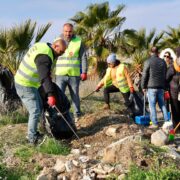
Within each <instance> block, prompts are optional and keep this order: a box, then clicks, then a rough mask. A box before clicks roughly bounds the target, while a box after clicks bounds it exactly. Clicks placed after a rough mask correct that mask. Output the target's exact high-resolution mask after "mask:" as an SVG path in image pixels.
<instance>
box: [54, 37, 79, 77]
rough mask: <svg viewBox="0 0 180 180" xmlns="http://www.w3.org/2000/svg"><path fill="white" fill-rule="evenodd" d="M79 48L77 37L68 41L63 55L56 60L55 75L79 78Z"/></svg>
mask: <svg viewBox="0 0 180 180" xmlns="http://www.w3.org/2000/svg"><path fill="white" fill-rule="evenodd" d="M80 47H81V39H80V38H79V37H75V38H73V39H72V40H71V41H70V43H69V45H68V48H67V49H66V51H65V53H64V54H63V55H62V56H59V57H58V59H57V62H56V69H55V75H57V76H58V75H59V76H66V75H68V76H80V60H79V50H80Z"/></svg>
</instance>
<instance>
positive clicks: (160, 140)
mask: <svg viewBox="0 0 180 180" xmlns="http://www.w3.org/2000/svg"><path fill="white" fill-rule="evenodd" d="M167 142H168V137H167V135H166V134H165V132H164V131H163V130H161V129H160V130H157V131H156V132H154V133H153V134H152V135H151V143H152V144H154V145H156V146H163V145H165V144H166V143H167Z"/></svg>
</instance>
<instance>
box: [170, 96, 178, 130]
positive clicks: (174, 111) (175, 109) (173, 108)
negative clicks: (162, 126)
mask: <svg viewBox="0 0 180 180" xmlns="http://www.w3.org/2000/svg"><path fill="white" fill-rule="evenodd" d="M171 111H172V121H173V126H174V127H175V126H176V125H177V124H178V123H179V121H180V101H178V99H177V98H171Z"/></svg>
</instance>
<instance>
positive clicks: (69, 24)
mask: <svg viewBox="0 0 180 180" xmlns="http://www.w3.org/2000/svg"><path fill="white" fill-rule="evenodd" d="M65 26H70V27H71V28H73V25H72V24H71V23H65V24H64V25H63V27H65Z"/></svg>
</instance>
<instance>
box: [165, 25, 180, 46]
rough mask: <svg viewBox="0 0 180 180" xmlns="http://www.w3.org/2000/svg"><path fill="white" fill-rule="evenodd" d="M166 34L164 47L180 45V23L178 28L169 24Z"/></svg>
mask: <svg viewBox="0 0 180 180" xmlns="http://www.w3.org/2000/svg"><path fill="white" fill-rule="evenodd" d="M165 34H166V36H165V37H164V38H163V42H162V46H163V48H172V49H175V48H177V47H179V46H180V25H179V27H178V28H172V27H170V26H168V31H165Z"/></svg>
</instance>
